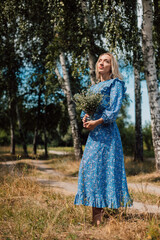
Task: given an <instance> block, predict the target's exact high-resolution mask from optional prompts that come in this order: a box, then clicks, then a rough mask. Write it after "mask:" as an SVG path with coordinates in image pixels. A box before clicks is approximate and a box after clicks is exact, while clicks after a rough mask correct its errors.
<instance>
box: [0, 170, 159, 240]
mask: <svg viewBox="0 0 160 240" xmlns="http://www.w3.org/2000/svg"><path fill="white" fill-rule="evenodd" d="M19 171H20V170H19V169H18V171H17V170H16V168H14V170H12V172H9V171H8V172H6V171H5V169H2V171H1V177H0V239H2V240H13V239H16V240H17V239H20V240H25V239H27V240H31V239H38V240H56V239H57V240H63V239H66V240H67V239H68V240H69V239H71V240H76V239H78V240H82V239H84V240H87V239H88V240H90V239H92V240H102V239H103V240H105V239H111V240H112V239H114V240H117V239H119V240H143V239H144V240H147V239H152V240H159V239H160V238H159V236H160V230H159V226H160V218H158V216H156V215H149V214H139V213H136V212H130V211H129V210H127V211H124V210H123V209H121V210H120V211H119V212H118V213H114V212H113V211H109V212H108V211H107V209H105V211H106V218H105V219H104V222H103V224H102V225H101V226H100V227H99V228H96V227H92V225H91V208H90V207H84V206H74V204H73V202H74V196H72V195H71V196H65V195H63V194H57V193H55V192H54V191H53V190H52V189H50V188H44V187H42V186H40V185H38V184H37V183H35V182H34V181H31V180H29V179H27V178H25V176H26V175H27V172H25V175H24V174H23V172H22V174H18V173H19ZM2 173H3V174H2Z"/></svg>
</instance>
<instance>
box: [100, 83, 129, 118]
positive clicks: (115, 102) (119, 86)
mask: <svg viewBox="0 0 160 240" xmlns="http://www.w3.org/2000/svg"><path fill="white" fill-rule="evenodd" d="M125 90H126V88H125V87H124V82H122V81H115V82H114V84H113V85H111V90H110V101H109V106H106V107H105V109H104V110H103V112H102V116H101V118H103V121H104V123H110V122H113V121H115V120H116V118H117V115H118V113H119V111H120V108H121V106H122V100H123V98H124V92H125ZM105 97H106V98H107V96H105Z"/></svg>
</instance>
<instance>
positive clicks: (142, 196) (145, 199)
mask: <svg viewBox="0 0 160 240" xmlns="http://www.w3.org/2000/svg"><path fill="white" fill-rule="evenodd" d="M129 193H130V195H131V196H132V198H133V199H134V201H136V202H142V203H144V204H151V205H157V206H160V196H158V195H154V194H150V193H145V192H143V191H142V192H141V191H138V192H135V191H134V190H132V189H131V190H129Z"/></svg>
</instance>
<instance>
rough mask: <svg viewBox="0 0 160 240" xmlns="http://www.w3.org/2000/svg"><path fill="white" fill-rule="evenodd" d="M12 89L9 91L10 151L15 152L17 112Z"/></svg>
mask: <svg viewBox="0 0 160 240" xmlns="http://www.w3.org/2000/svg"><path fill="white" fill-rule="evenodd" d="M11 92H12V91H11V89H10V92H9V118H10V153H11V154H15V114H14V112H15V111H14V110H15V108H14V106H15V104H14V102H15V101H14V100H15V99H14V96H12V93H11Z"/></svg>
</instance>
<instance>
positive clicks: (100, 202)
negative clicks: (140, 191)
mask: <svg viewBox="0 0 160 240" xmlns="http://www.w3.org/2000/svg"><path fill="white" fill-rule="evenodd" d="M74 204H75V205H85V206H90V207H97V208H104V207H107V208H112V209H117V208H120V207H131V206H132V205H133V200H132V199H131V198H129V197H126V198H125V199H124V200H123V201H117V199H116V198H115V199H111V200H108V199H104V198H103V199H102V198H93V197H89V198H84V196H83V195H82V194H81V195H80V194H78V193H77V194H76V196H75V200H74Z"/></svg>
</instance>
